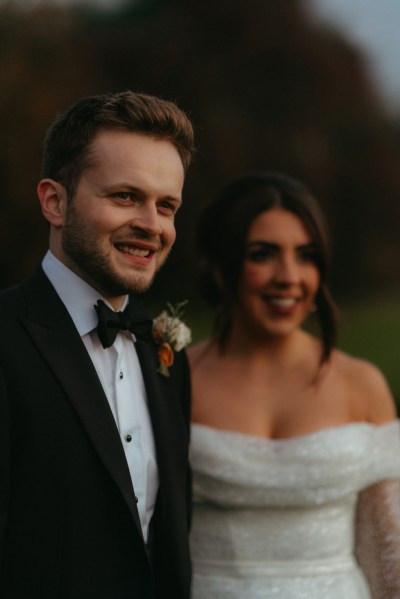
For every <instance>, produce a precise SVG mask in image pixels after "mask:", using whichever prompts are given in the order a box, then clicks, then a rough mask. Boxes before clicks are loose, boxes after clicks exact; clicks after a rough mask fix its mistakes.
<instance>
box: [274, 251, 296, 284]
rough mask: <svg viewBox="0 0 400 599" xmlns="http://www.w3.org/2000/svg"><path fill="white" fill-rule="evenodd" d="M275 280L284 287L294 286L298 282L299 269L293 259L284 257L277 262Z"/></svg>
mask: <svg viewBox="0 0 400 599" xmlns="http://www.w3.org/2000/svg"><path fill="white" fill-rule="evenodd" d="M275 278H276V280H277V281H278V282H279V283H280V284H285V285H294V284H296V283H298V282H299V280H300V269H299V265H298V263H297V261H296V260H295V258H294V257H292V256H285V257H282V258H281V259H280V260H279V262H278V264H277V269H276V273H275Z"/></svg>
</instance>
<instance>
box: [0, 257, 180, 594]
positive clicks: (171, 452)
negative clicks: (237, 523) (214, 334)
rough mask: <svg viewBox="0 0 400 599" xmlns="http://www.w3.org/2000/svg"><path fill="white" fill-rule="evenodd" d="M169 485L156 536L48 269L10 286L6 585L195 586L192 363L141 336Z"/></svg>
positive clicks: (3, 395) (84, 589) (0, 578)
mask: <svg viewBox="0 0 400 599" xmlns="http://www.w3.org/2000/svg"><path fill="white" fill-rule="evenodd" d="M136 347H137V351H138V355H139V360H140V364H141V367H142V371H143V375H144V380H145V384H146V390H147V395H148V401H149V411H150V415H151V420H152V425H153V430H154V437H155V442H156V451H157V459H158V467H159V477H160V489H159V493H158V497H157V503H156V508H155V512H154V516H153V519H152V522H151V527H150V528H151V543H150V546H149V547H146V546H145V543H144V541H143V535H142V531H141V526H140V522H139V516H138V511H137V506H136V502H135V495H134V489H133V486H132V482H131V478H130V474H129V470H128V465H127V462H126V459H125V454H124V450H123V447H122V444H121V441H120V437H119V434H118V431H117V428H116V425H115V422H114V418H113V416H112V413H111V411H110V408H109V405H108V402H107V398H106V396H105V394H104V391H103V388H102V386H101V384H100V382H99V379H98V376H97V374H96V370H95V368H94V366H93V364H92V362H91V359H90V357H89V355H88V353H87V351H86V348H85V346H84V344H83V342H82V340H81V338H80V337H79V334H78V333H77V331H76V328H75V326H74V324H73V322H72V320H71V318H70V316H69V314H68V312H67V310H66V308H65V306H64V305H63V304H62V302H61V301H60V299H59V297H58V295H57V293H56V292H55V290H54V288H53V287H52V285H51V284H50V282H49V280H48V279H47V277H46V276H45V275H44V273H43V271H42V270H41V269H39V270H38V271H37V272H36V273H35V274H34V275H33V277H32V278H30V279H29V280H27V281H26V282H24V283H22V284H21V285H19V286H17V287H14V288H12V289H10V290H6V291H4V292H2V293H1V294H0V597H1V598H2V599H148V598H153V597H157V598H161V597H162V598H163V599H166V598H167V597H168V598H169V597H171V598H174V599H187V598H188V597H189V584H190V562H189V551H188V540H187V536H188V522H189V510H190V508H189V506H190V481H189V471H188V465H187V457H188V456H187V454H188V442H189V410H190V408H189V395H190V393H189V391H190V388H189V375H188V367H187V362H186V358H185V355H184V352H180V353H178V354H176V356H175V357H176V360H175V364H174V365H173V367H171V369H170V373H171V376H170V378H166V377H163V376H162V375H159V374H157V373H156V370H157V367H158V362H157V355H156V347H155V346H154V344H153V343H152V342H143V341H142V342H139V341H138V342H137V344H136Z"/></svg>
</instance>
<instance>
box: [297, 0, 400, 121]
mask: <svg viewBox="0 0 400 599" xmlns="http://www.w3.org/2000/svg"><path fill="white" fill-rule="evenodd" d="M307 2H308V3H309V5H310V7H312V8H313V9H314V10H315V13H316V14H317V15H320V16H321V18H323V19H324V20H325V21H328V22H331V23H335V25H336V26H337V27H338V29H340V30H341V31H343V32H344V33H345V34H347V35H348V37H349V38H350V39H351V40H352V41H353V42H354V43H356V44H357V45H359V46H360V47H361V48H362V49H363V51H364V54H365V55H366V56H367V58H368V59H369V61H370V68H371V70H372V74H373V77H374V80H375V81H376V82H377V83H378V84H379V85H380V86H381V89H382V92H383V94H382V95H383V97H384V98H386V99H387V100H388V102H389V104H390V105H391V106H392V107H393V108H394V109H397V111H399V110H400V35H399V31H400V0H307Z"/></svg>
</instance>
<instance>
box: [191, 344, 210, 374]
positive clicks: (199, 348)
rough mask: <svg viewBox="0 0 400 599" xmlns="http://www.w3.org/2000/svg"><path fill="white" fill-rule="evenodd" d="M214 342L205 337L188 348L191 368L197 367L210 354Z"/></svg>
mask: <svg viewBox="0 0 400 599" xmlns="http://www.w3.org/2000/svg"><path fill="white" fill-rule="evenodd" d="M212 346H213V343H212V342H211V340H210V339H203V340H202V341H198V342H197V343H194V344H193V345H191V346H190V347H189V348H188V350H187V355H188V358H189V363H190V366H191V368H192V369H193V368H195V367H196V366H198V365H199V363H200V362H201V361H202V360H203V359H204V358H205V357H206V356H207V355H209V353H210V351H211V350H212Z"/></svg>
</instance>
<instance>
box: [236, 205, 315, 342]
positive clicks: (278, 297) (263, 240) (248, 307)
mask: <svg viewBox="0 0 400 599" xmlns="http://www.w3.org/2000/svg"><path fill="white" fill-rule="evenodd" d="M315 257H316V248H315V245H314V243H313V240H312V238H311V236H310V234H309V233H308V232H307V230H306V228H305V226H304V224H303V222H302V220H301V219H300V218H299V217H298V216H296V215H295V214H294V213H292V212H289V211H288V210H285V209H282V208H272V209H271V210H267V211H266V212H262V213H261V214H259V215H258V216H257V217H256V218H255V219H254V221H253V222H252V224H251V225H250V228H249V233H248V238H247V242H246V246H245V255H244V260H243V267H242V274H241V277H240V280H239V287H238V302H237V308H236V313H235V315H234V318H240V319H241V322H242V323H243V325H244V326H245V330H246V331H248V332H249V333H251V334H252V335H256V336H261V337H265V336H272V337H276V336H282V335H283V336H285V335H288V334H290V333H292V332H294V331H295V330H297V329H298V328H299V327H300V325H301V324H302V323H303V322H304V320H305V319H306V317H307V315H308V313H309V311H310V308H311V306H312V304H313V302H314V298H315V295H316V293H317V290H318V287H319V283H320V276H319V271H318V268H317V266H316V263H315Z"/></svg>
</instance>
